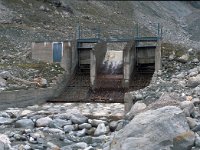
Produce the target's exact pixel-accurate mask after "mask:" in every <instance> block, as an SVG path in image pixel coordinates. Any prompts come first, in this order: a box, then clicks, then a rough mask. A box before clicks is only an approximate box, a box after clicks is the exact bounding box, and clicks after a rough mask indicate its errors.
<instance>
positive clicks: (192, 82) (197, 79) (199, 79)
mask: <svg viewBox="0 0 200 150" xmlns="http://www.w3.org/2000/svg"><path fill="white" fill-rule="evenodd" d="M199 84H200V74H198V75H197V76H194V77H189V78H188V81H187V86H188V87H191V88H194V87H196V86H198V85H199Z"/></svg>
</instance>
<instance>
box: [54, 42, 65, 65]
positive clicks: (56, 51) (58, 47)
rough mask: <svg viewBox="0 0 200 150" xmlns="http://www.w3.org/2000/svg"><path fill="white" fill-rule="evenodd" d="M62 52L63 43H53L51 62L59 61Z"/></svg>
mask: <svg viewBox="0 0 200 150" xmlns="http://www.w3.org/2000/svg"><path fill="white" fill-rule="evenodd" d="M62 53H63V43H62V42H56V43H53V62H61V60H62Z"/></svg>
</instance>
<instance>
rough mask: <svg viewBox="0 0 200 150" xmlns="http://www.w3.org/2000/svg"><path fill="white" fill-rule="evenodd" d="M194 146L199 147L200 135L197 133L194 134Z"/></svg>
mask: <svg viewBox="0 0 200 150" xmlns="http://www.w3.org/2000/svg"><path fill="white" fill-rule="evenodd" d="M194 143H195V146H196V147H199V148H200V137H199V135H198V134H196V138H195V141H194Z"/></svg>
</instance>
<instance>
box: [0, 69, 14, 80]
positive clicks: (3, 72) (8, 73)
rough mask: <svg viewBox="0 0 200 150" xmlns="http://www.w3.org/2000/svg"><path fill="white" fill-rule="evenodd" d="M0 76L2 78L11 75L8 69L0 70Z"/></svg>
mask: <svg viewBox="0 0 200 150" xmlns="http://www.w3.org/2000/svg"><path fill="white" fill-rule="evenodd" d="M0 77H1V78H3V79H8V78H11V77H12V75H11V74H10V72H8V71H2V72H0Z"/></svg>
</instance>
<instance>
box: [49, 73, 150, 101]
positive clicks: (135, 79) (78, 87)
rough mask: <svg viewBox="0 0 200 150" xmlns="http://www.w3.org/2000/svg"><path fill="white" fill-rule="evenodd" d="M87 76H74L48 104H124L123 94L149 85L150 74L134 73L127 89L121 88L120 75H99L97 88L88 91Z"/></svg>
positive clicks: (88, 82) (82, 74)
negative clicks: (63, 89) (64, 88)
mask: <svg viewBox="0 0 200 150" xmlns="http://www.w3.org/2000/svg"><path fill="white" fill-rule="evenodd" d="M89 78H90V76H89V74H84V73H79V74H76V75H75V76H74V77H73V78H72V79H71V81H70V84H69V85H68V86H67V88H66V90H65V91H64V92H63V93H62V94H61V95H60V96H59V97H58V98H56V99H53V100H49V102H83V103H84V102H94V103H97V102H100V103H124V94H125V92H128V91H134V90H139V89H141V88H144V87H146V86H148V85H149V83H150V81H151V78H152V73H148V74H147V73H144V74H143V73H138V72H135V73H134V74H133V76H132V80H131V86H130V88H129V89H123V88H122V87H121V84H122V83H121V81H122V75H114V76H113V75H103V76H102V75H100V76H98V79H97V81H98V82H97V84H98V86H97V87H98V88H96V89H95V91H93V90H91V89H90V80H89Z"/></svg>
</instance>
